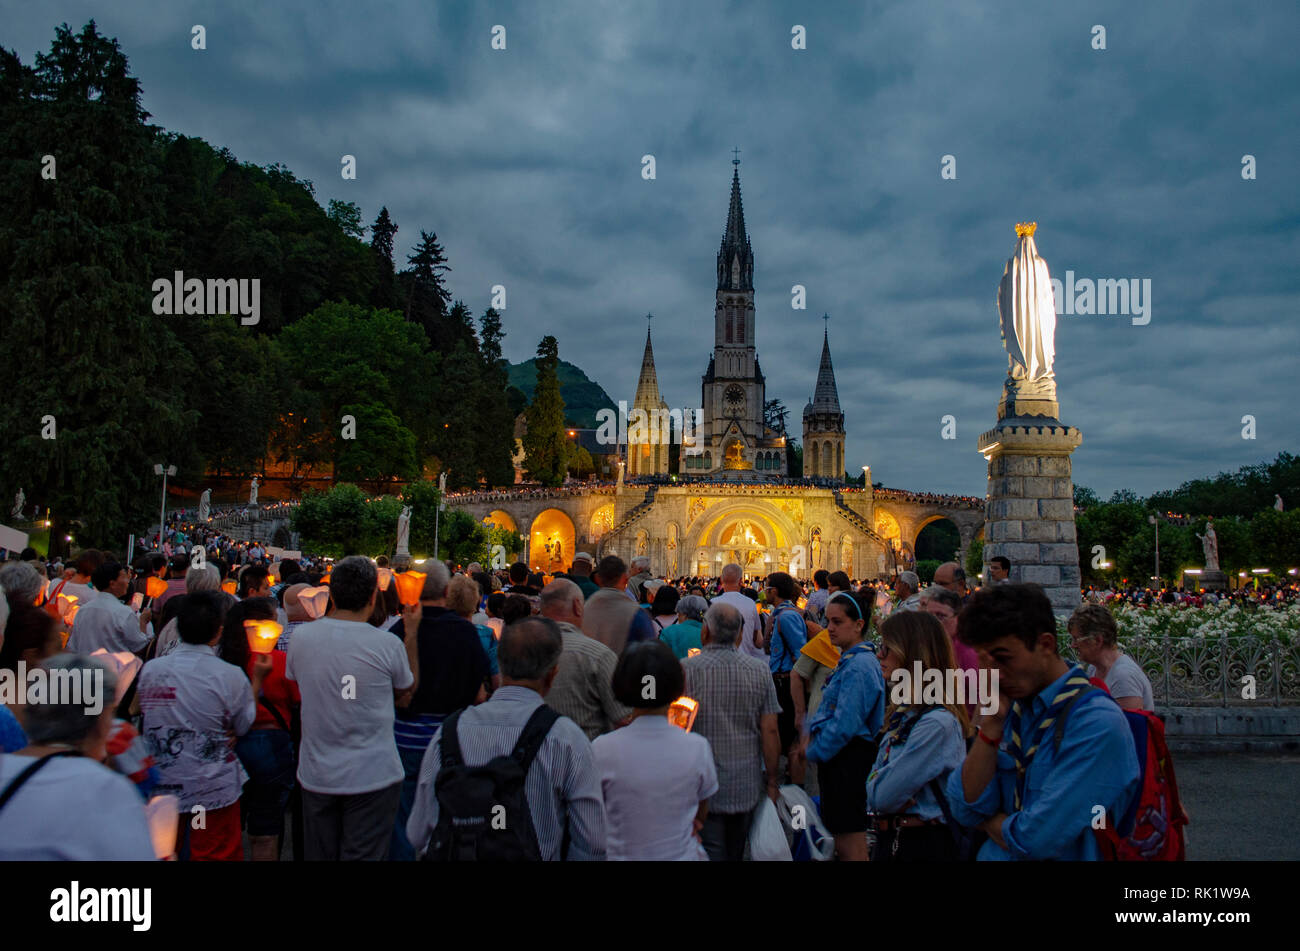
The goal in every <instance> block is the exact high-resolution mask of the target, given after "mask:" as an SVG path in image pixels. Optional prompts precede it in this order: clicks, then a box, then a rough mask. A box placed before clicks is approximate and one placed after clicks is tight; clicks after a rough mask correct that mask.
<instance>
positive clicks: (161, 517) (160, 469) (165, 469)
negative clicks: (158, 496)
mask: <svg viewBox="0 0 1300 951" xmlns="http://www.w3.org/2000/svg"><path fill="white" fill-rule="evenodd" d="M153 474H154V475H160V476H162V477H163V487H162V508H161V509H160V510H159V512H158V550H159V551H162V545H163V533H164V532H165V531H167V477H168V476H174V475H175V474H176V467H175V466H164V465H163V464H162V463H161V462H156V463H154V467H153Z"/></svg>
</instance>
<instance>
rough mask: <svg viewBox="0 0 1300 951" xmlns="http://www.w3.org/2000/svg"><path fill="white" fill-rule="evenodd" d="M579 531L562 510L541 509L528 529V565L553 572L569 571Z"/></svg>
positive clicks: (549, 572) (534, 569) (535, 569)
mask: <svg viewBox="0 0 1300 951" xmlns="http://www.w3.org/2000/svg"><path fill="white" fill-rule="evenodd" d="M576 537H577V532H576V531H575V530H574V527H573V519H571V518H569V516H568V515H566V514H565V513H564V512H562V511H561V510H560V509H556V508H550V509H545V510H544V511H541V512H538V513H537V517H536V518H534V519H533V522H532V525H530V526H529V532H528V566H529V568H531V569H532V570H533V571H544V572H547V573H548V574H554V573H555V572H557V571H567V570H568V568H569V565H570V563H572V561H573V555H574V542H575V541H576Z"/></svg>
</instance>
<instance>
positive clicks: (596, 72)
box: [0, 2, 1300, 495]
mask: <svg viewBox="0 0 1300 951" xmlns="http://www.w3.org/2000/svg"><path fill="white" fill-rule="evenodd" d="M0 7H2V8H3V9H4V11H5V16H4V22H5V24H6V30H5V35H4V37H3V43H4V45H5V46H7V47H9V48H13V49H16V50H17V51H18V52H19V54H20V55H21V56H22V58H23V59H24V61H28V62H30V61H31V59H32V57H33V55H34V53H35V52H36V51H38V50H43V49H46V48H47V47H48V44H49V41H50V38H51V36H52V32H53V27H54V26H55V24H57V23H59V22H61V21H64V20H66V21H67V22H68V23H70V24H71V25H73V26H74V27H80V25H81V24H82V23H84V22H85V21H86V20H88V19H90V18H91V17H95V18H96V19H97V21H98V22H99V25H100V28H101V30H102V31H103V32H105V33H107V34H109V35H111V36H116V37H117V38H118V39H119V40H120V41H121V42H122V45H123V47H124V49H125V51H126V53H127V55H128V56H129V57H130V59H131V64H132V69H133V71H134V72H135V73H136V75H138V76H139V77H140V79H141V81H142V83H143V85H144V89H145V104H146V108H148V109H149V111H150V112H152V113H153V116H154V119H153V121H155V122H157V123H159V124H160V125H163V126H165V127H166V128H169V129H173V130H176V131H180V132H184V133H187V134H191V135H199V136H202V137H203V138H205V139H208V140H209V141H211V142H213V143H215V144H218V145H224V146H227V147H229V148H230V149H231V150H232V151H233V152H234V153H235V154H236V155H238V156H239V157H240V158H241V159H243V160H245V161H252V162H257V163H259V164H266V163H270V162H276V161H279V162H284V163H285V164H287V165H288V166H289V167H291V168H292V169H294V171H295V172H296V173H297V174H299V175H300V176H302V177H305V178H310V179H312V180H313V181H314V182H315V184H316V189H317V195H318V198H319V199H320V201H321V202H322V204H324V203H325V202H326V201H328V199H329V198H345V199H349V200H353V201H356V202H357V203H359V204H360V205H361V207H362V209H363V212H364V214H365V217H366V220H367V221H369V220H371V219H373V217H374V215H375V214H376V213H377V211H378V210H379V207H380V205H381V204H386V205H388V207H389V209H390V211H391V212H392V214H393V216H394V218H395V220H396V221H397V222H398V224H399V226H400V227H401V231H400V232H399V234H398V246H399V248H402V249H406V248H409V246H410V244H411V242H412V240H413V239H414V238H415V237H417V236H418V231H419V229H420V228H425V229H428V230H434V231H437V233H438V235H439V238H440V239H441V240H442V241H443V243H444V245H445V247H446V248H447V252H448V255H449V256H450V259H451V264H452V266H453V268H454V270H453V272H452V274H451V287H452V290H453V292H454V293H455V295H456V296H457V297H460V298H463V299H464V300H465V301H466V303H467V304H469V305H470V307H471V308H472V309H473V310H474V311H475V312H476V313H481V312H482V310H483V309H484V308H485V307H486V306H487V303H488V294H489V291H490V288H491V287H492V285H494V284H504V285H506V287H507V289H508V292H509V307H508V309H507V310H506V312H505V315H504V317H505V327H506V331H507V334H508V337H507V355H508V356H509V357H510V358H511V359H512V360H516V361H517V360H522V359H526V358H527V357H529V356H531V355H532V353H533V350H534V349H535V347H536V345H537V341H538V340H539V339H540V338H541V336H542V335H543V334H545V333H552V334H554V335H555V336H556V337H557V338H558V339H559V342H560V353H561V356H562V357H563V358H564V359H566V360H569V361H572V362H574V363H576V364H578V365H579V366H581V367H583V368H584V369H585V370H586V371H587V372H588V374H589V375H591V376H592V377H593V378H595V379H596V380H597V381H599V382H600V383H601V384H602V385H603V386H604V387H605V388H606V390H608V391H609V393H610V395H611V396H613V397H614V398H615V399H619V398H625V399H630V398H631V396H632V393H633V391H634V389H635V385H636V374H637V369H638V367H639V363H640V356H641V348H642V345H643V342H644V337H645V325H646V322H645V320H644V319H643V315H644V314H645V313H646V312H647V311H651V312H653V313H654V314H655V315H656V320H655V321H654V325H653V330H654V339H655V352H656V357H657V363H658V371H659V381H660V387H661V389H662V391H663V393H664V396H665V398H666V399H667V400H668V401H669V403H670V404H672V405H674V406H682V405H694V404H695V403H696V402H697V401H698V400H699V394H700V374H701V373H702V372H703V371H704V369H705V367H706V366H707V363H708V355H709V353H708V351H709V345H710V333H711V318H712V307H713V288H714V281H715V264H714V256H715V254H716V252H717V248H718V241H719V239H720V237H721V232H722V229H723V226H724V223H725V218H726V212H727V198H728V186H729V179H730V175H731V165H730V162H729V160H730V159H731V152H730V149H731V148H732V147H733V146H739V147H740V148H741V150H742V152H741V160H742V164H741V180H742V187H743V193H744V205H745V217H746V223H747V224H748V226H749V231H750V236H751V238H752V241H753V245H754V251H755V257H756V267H755V283H756V287H757V300H756V306H757V315H758V331H757V333H758V348H759V353H760V357H761V359H762V364H763V369H764V372H765V373H766V375H767V381H768V384H767V385H768V395H769V397H780V398H782V399H783V400H784V401H785V403H786V405H787V406H788V408H789V409H790V410H791V419H792V421H794V422H795V424H796V426H797V424H798V418H799V414H800V413H801V411H802V408H803V404H804V402H805V401H806V400H807V399H808V398H809V396H810V395H811V393H812V390H813V385H814V381H815V378H816V373H817V362H818V357H819V355H820V350H821V336H822V334H821V332H822V321H821V320H820V319H818V318H819V317H820V316H821V314H822V313H823V312H829V313H830V314H831V320H830V322H829V330H830V338H831V346H832V352H833V357H834V363H835V369H836V373H837V377H838V382H839V390H840V397H841V402H842V404H843V408H844V411H845V413H846V414H847V417H848V418H847V426H848V433H849V439H848V447H847V457H848V459H847V462H848V465H849V468H850V469H852V470H857V469H858V467H859V466H860V465H861V464H863V463H868V462H869V463H870V464H871V466H872V470H873V475H874V476H875V478H877V479H879V480H883V481H884V482H885V483H886V484H888V485H893V486H903V487H911V488H916V489H924V490H932V491H948V492H958V493H962V494H975V495H982V494H983V493H984V488H985V486H984V475H985V470H984V464H983V461H982V460H981V458H980V456H979V455H978V453H976V452H975V449H974V441H975V438H976V437H977V435H978V434H979V433H980V432H982V431H983V430H985V429H988V428H989V427H990V426H992V424H993V422H994V421H995V409H996V404H997V400H998V396H999V388H1000V386H1001V382H1002V379H1003V377H1004V375H1005V369H1006V355H1005V353H1004V351H1003V350H1002V348H1001V345H1000V342H999V337H998V323H997V314H996V310H995V303H996V297H997V286H998V281H999V279H1000V278H1001V275H1002V269H1003V267H1004V265H1005V263H1006V259H1007V257H1008V256H1009V255H1010V254H1011V253H1012V250H1013V249H1014V245H1015V236H1014V233H1013V230H1012V225H1013V224H1014V223H1015V222H1016V221H1018V220H1027V219H1033V220H1037V221H1038V222H1039V231H1038V236H1037V243H1038V248H1039V251H1040V253H1041V254H1042V255H1043V257H1044V258H1045V260H1046V261H1047V262H1048V264H1049V266H1050V267H1051V269H1052V273H1053V276H1055V277H1059V278H1064V276H1065V272H1066V270H1067V269H1069V270H1073V271H1074V272H1075V275H1076V278H1084V277H1086V278H1091V279H1097V278H1131V277H1136V278H1149V279H1150V280H1151V282H1152V297H1153V311H1152V319H1151V323H1150V324H1149V325H1147V326H1144V327H1138V326H1133V325H1132V324H1131V322H1130V321H1129V320H1128V318H1114V317H1096V316H1094V317H1086V316H1080V317H1070V316H1062V317H1061V318H1060V322H1059V324H1058V329H1057V359H1056V372H1057V378H1058V381H1059V386H1060V399H1061V406H1062V414H1063V416H1064V418H1065V420H1066V421H1067V422H1069V423H1071V424H1073V425H1076V426H1078V427H1079V428H1080V429H1082V430H1083V433H1084V442H1083V446H1082V447H1081V448H1080V449H1079V450H1078V451H1077V452H1076V453H1075V456H1074V465H1075V479H1076V481H1077V482H1080V483H1083V484H1087V485H1091V486H1093V487H1094V488H1096V489H1098V490H1099V491H1100V492H1101V493H1102V494H1103V495H1105V494H1109V492H1110V491H1112V490H1113V489H1116V488H1121V487H1131V488H1133V489H1136V490H1137V491H1139V492H1143V493H1146V492H1150V491H1153V490H1156V489H1159V488H1165V487H1172V486H1174V485H1176V484H1177V483H1179V482H1180V481H1182V480H1183V479H1186V478H1191V477H1195V476H1199V475H1205V474H1212V473H1214V472H1217V471H1219V470H1223V469H1232V468H1235V467H1237V466H1239V465H1243V464H1248V463H1254V462H1257V461H1260V460H1262V459H1266V458H1271V457H1272V456H1273V455H1275V454H1276V453H1277V452H1278V451H1279V450H1282V449H1295V448H1296V445H1295V437H1296V427H1295V425H1294V409H1293V407H1294V405H1295V403H1296V401H1297V397H1298V396H1300V384H1298V383H1297V379H1296V373H1295V363H1296V359H1295V356H1296V352H1297V343H1300V331H1298V330H1297V325H1298V318H1300V314H1298V313H1297V311H1298V310H1300V307H1298V306H1297V305H1300V273H1298V271H1297V267H1296V260H1297V255H1298V253H1300V201H1298V200H1297V199H1298V198H1300V192H1298V190H1297V187H1296V160H1295V155H1296V150H1297V149H1296V147H1297V144H1298V142H1297V140H1298V139H1300V108H1298V105H1300V82H1297V80H1298V79H1300V67H1298V66H1297V62H1296V59H1295V57H1294V54H1293V50H1292V43H1291V38H1292V37H1294V36H1295V35H1296V34H1297V27H1300V14H1298V13H1297V10H1296V8H1294V7H1293V6H1292V5H1285V4H1283V5H1276V6H1266V7H1258V8H1256V7H1247V8H1237V7H1230V6H1226V5H1223V4H1211V3H1194V2H1189V3H1169V4H1160V5H1149V4H1142V5H1133V4H1130V3H1126V2H1109V3H1093V4H1088V5H1086V6H1083V7H1080V6H1079V5H1074V4H1070V5H1060V6H1059V7H1058V6H1057V5H1026V4H1015V3H981V4H959V3H955V2H954V3H925V4H918V3H910V2H909V3H901V2H900V3H866V4H860V3H853V4H832V3H827V4H817V5H816V6H815V7H814V9H813V11H812V12H809V11H808V9H807V7H806V6H805V5H803V4H793V3H778V2H744V3H739V2H736V3H702V4H701V3H686V2H677V3H656V2H646V3H642V4H632V3H594V2H593V3H572V4H552V3H547V4H533V3H493V4H472V5H471V4H452V3H443V4H430V3H426V2H408V3H394V4H382V5H367V4H353V3H341V2H334V3H312V4H287V3H282V4H244V5H230V6H225V5H213V4H210V3H183V2H181V3H173V4H168V5H166V6H165V7H164V8H162V9H161V10H160V9H159V6H158V5H157V4H153V3H129V2H122V3H115V4H112V5H104V4H88V3H63V2H51V3H45V4H40V5H31V4H10V3H6V4H2V5H0ZM194 23H203V24H204V25H205V26H206V27H207V29H208V50H207V51H205V52H201V53H200V52H195V51H192V50H191V49H190V46H189V28H190V26H191V25H192V24H194ZM497 23H500V24H503V25H505V26H506V28H507V31H508V33H507V36H508V49H507V50H506V51H505V52H494V51H492V50H491V49H490V47H489V41H490V32H489V31H490V30H491V27H492V26H493V24H497ZM794 23H801V24H803V25H805V26H806V27H807V30H808V49H807V50H806V51H802V52H796V51H794V50H792V49H791V48H790V28H791V26H792V25H793V24H794ZM1093 24H1103V25H1105V26H1106V28H1107V47H1108V48H1107V49H1106V50H1105V51H1094V50H1092V49H1091V48H1090V45H1089V41H1090V29H1091V27H1092V25H1093ZM344 153H350V154H354V155H356V156H357V160H358V164H359V178H358V180H357V181H355V182H343V181H341V180H340V179H339V177H338V169H339V157H340V156H341V155H342V154H344ZM647 153H649V154H653V155H654V156H655V157H656V159H657V164H658V167H657V174H658V177H657V179H656V180H655V181H653V182H647V181H643V180H642V179H641V175H640V170H641V166H640V159H641V156H642V155H643V154H647ZM1246 153H1249V154H1253V155H1255V156H1256V158H1257V160H1258V163H1259V180H1258V181H1254V182H1245V181H1243V180H1242V179H1241V175H1240V163H1241V156H1242V155H1243V154H1246ZM945 154H952V155H954V156H956V159H957V173H958V174H957V180H956V181H943V180H941V179H940V176H939V165H940V157H941V156H943V155H945ZM793 284H803V285H804V286H805V287H806V288H807V290H808V309H807V310H806V311H792V310H791V309H790V288H791V285H793ZM949 414H951V415H953V416H954V417H956V419H957V424H958V439H957V440H956V441H955V442H954V441H945V440H943V439H941V438H940V432H941V418H942V417H943V416H945V415H949ZM1244 415H1253V416H1255V417H1256V419H1257V425H1258V439H1256V440H1254V441H1247V440H1243V439H1242V438H1241V426H1242V424H1241V417H1242V416H1244Z"/></svg>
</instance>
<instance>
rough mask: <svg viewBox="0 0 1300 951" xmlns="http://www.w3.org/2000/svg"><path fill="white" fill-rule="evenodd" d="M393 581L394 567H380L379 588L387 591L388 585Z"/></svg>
mask: <svg viewBox="0 0 1300 951" xmlns="http://www.w3.org/2000/svg"><path fill="white" fill-rule="evenodd" d="M392 583H393V569H392V568H380V569H379V590H380V591H387V590H388V586H389V585H390V584H392Z"/></svg>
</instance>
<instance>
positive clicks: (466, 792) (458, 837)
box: [424, 704, 560, 862]
mask: <svg viewBox="0 0 1300 951" xmlns="http://www.w3.org/2000/svg"><path fill="white" fill-rule="evenodd" d="M462 712H464V711H457V712H456V713H453V714H452V715H451V716H449V717H448V718H447V719H446V720H444V721H443V723H442V739H441V740H440V747H439V750H440V752H441V754H442V768H441V769H440V770H439V771H438V777H437V779H435V780H434V784H433V789H434V795H435V796H436V797H437V799H438V824H437V826H436V827H435V828H434V830H433V837H432V839H431V840H430V842H429V848H428V850H427V851H426V852H425V853H424V859H425V861H430V862H520V861H528V862H540V861H541V859H542V853H541V848H540V846H539V845H538V842H537V832H536V830H535V829H534V828H533V822H532V816H531V814H530V811H529V808H528V799H527V796H526V795H525V792H524V781H525V780H526V779H527V777H528V769H529V767H530V766H532V764H533V760H534V759H535V758H536V757H537V752H538V750H540V749H541V746H542V741H543V740H545V739H546V734H547V733H549V732H550V730H551V727H552V726H553V725H554V724H555V721H556V720H558V719H559V718H560V715H559V714H558V713H556V712H555V711H554V710H552V709H551V708H550V707H548V706H546V705H545V704H542V705H541V706H539V707H538V708H537V709H536V710H534V711H533V715H532V716H530V717H529V718H528V722H527V723H526V724H524V729H523V731H522V732H521V733H520V734H519V739H518V741H517V742H516V743H515V746H514V749H512V750H511V751H510V753H509V755H508V756H497V757H494V758H493V759H491V760H489V761H488V762H486V763H484V764H483V765H482V766H467V765H466V764H465V761H464V758H463V757H462V756H461V749H460V739H459V738H458V736H457V724H458V723H459V722H460V715H461V713H462ZM503 809H504V812H502V810H503Z"/></svg>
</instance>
